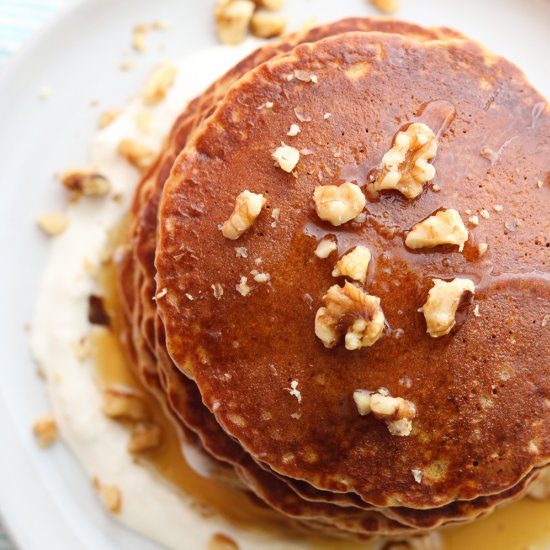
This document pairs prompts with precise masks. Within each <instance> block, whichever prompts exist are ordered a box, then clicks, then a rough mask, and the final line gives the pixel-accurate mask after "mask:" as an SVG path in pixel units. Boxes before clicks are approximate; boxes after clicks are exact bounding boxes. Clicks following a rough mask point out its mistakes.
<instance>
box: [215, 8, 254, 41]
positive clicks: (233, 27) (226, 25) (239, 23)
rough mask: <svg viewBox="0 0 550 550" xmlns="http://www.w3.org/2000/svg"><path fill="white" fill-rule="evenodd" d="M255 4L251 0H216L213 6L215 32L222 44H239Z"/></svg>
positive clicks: (243, 36)
mask: <svg viewBox="0 0 550 550" xmlns="http://www.w3.org/2000/svg"><path fill="white" fill-rule="evenodd" d="M255 9H256V6H255V4H254V2H252V1H251V0H218V2H217V3H216V6H215V8H214V19H215V22H216V33H217V35H218V39H219V41H220V42H221V43H222V44H227V45H236V44H240V43H241V42H242V41H243V40H244V39H245V37H246V33H247V31H248V27H249V25H250V22H251V20H252V15H253V14H254V10H255Z"/></svg>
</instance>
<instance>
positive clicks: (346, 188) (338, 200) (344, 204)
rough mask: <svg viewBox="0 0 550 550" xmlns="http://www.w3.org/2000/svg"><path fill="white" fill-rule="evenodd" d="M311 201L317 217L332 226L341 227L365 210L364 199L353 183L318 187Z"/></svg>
mask: <svg viewBox="0 0 550 550" xmlns="http://www.w3.org/2000/svg"><path fill="white" fill-rule="evenodd" d="M313 199H314V200H315V208H316V210H317V215H318V216H319V218H321V219H322V220H325V221H328V222H330V223H331V224H332V225H334V226H339V225H342V224H344V223H346V222H348V221H350V220H353V219H354V218H356V217H357V216H358V215H359V214H360V213H361V212H362V211H363V208H365V204H366V198H365V195H364V194H363V192H362V191H361V189H360V188H359V186H357V185H355V184H354V183H348V182H346V183H343V184H342V185H340V186H337V185H319V186H317V187H316V188H315V191H314V194H313Z"/></svg>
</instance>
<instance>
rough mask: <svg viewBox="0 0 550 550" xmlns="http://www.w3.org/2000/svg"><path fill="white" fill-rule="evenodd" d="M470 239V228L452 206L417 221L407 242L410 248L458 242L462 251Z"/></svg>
mask: <svg viewBox="0 0 550 550" xmlns="http://www.w3.org/2000/svg"><path fill="white" fill-rule="evenodd" d="M467 240H468V230H467V229H466V226H465V225H464V222H463V221H462V218H461V217H460V214H459V213H458V212H457V211H456V210H454V209H453V208H450V209H448V210H442V211H440V212H437V214H434V215H433V216H430V217H429V218H427V219H425V220H424V221H422V222H420V223H417V224H416V225H415V226H414V227H413V228H412V229H411V231H410V232H409V234H408V235H407V238H406V239H405V244H406V245H407V246H408V247H409V248H433V247H434V246H438V245H440V244H457V245H458V250H459V251H461V252H462V250H463V248H464V243H465V242H466V241H467Z"/></svg>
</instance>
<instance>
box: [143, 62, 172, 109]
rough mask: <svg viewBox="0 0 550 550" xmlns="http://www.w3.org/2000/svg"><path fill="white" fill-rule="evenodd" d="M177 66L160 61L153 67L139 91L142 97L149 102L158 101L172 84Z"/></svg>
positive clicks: (164, 95)
mask: <svg viewBox="0 0 550 550" xmlns="http://www.w3.org/2000/svg"><path fill="white" fill-rule="evenodd" d="M177 74H178V68H177V67H176V66H175V65H172V64H171V63H161V64H160V65H158V66H157V67H155V68H154V69H153V72H152V73H151V74H150V76H149V78H148V79H147V82H145V86H144V87H143V90H142V91H141V95H142V97H143V99H144V100H145V101H146V102H147V103H150V104H154V103H159V102H160V101H162V100H163V99H164V98H165V97H166V93H167V92H168V90H169V89H170V87H171V86H172V85H173V84H174V82H175V80H176V76H177Z"/></svg>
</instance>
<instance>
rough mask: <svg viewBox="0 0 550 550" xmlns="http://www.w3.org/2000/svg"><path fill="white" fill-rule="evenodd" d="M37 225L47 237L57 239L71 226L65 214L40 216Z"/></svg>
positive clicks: (54, 213)
mask: <svg viewBox="0 0 550 550" xmlns="http://www.w3.org/2000/svg"><path fill="white" fill-rule="evenodd" d="M36 223H37V224H38V227H40V229H42V231H44V233H46V235H50V236H51V237H57V235H61V233H63V232H64V231H65V229H67V227H68V226H69V218H67V216H65V214H60V213H58V212H50V213H48V214H42V215H41V216H39V217H38V218H37V220H36Z"/></svg>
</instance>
